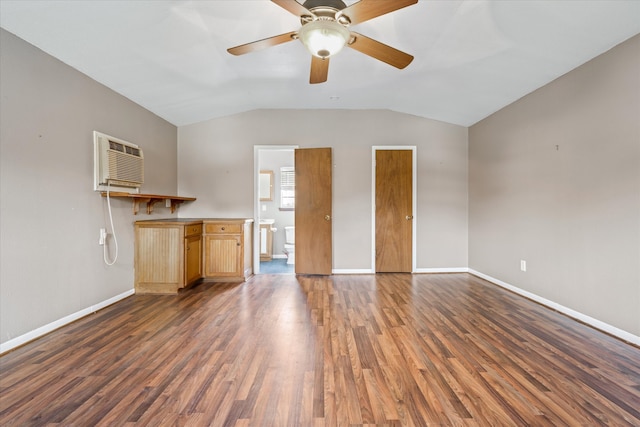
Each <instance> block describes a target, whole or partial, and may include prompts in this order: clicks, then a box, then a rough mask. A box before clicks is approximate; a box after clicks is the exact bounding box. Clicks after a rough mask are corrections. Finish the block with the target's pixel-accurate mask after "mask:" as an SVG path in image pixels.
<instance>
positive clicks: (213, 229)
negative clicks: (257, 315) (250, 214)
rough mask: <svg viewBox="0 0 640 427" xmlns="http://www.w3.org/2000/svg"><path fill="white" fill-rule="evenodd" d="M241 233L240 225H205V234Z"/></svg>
mask: <svg viewBox="0 0 640 427" xmlns="http://www.w3.org/2000/svg"><path fill="white" fill-rule="evenodd" d="M241 231H242V224H229V223H214V224H205V226H204V232H205V234H223V233H224V234H229V233H232V234H233V233H240V232H241Z"/></svg>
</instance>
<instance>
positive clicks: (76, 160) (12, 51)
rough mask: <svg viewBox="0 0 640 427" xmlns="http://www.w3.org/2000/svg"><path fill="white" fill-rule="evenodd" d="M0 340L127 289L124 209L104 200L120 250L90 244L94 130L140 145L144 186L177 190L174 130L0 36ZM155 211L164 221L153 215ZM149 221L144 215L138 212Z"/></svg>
mask: <svg viewBox="0 0 640 427" xmlns="http://www.w3.org/2000/svg"><path fill="white" fill-rule="evenodd" d="M0 76H1V78H0V95H1V97H2V102H1V103H0V105H1V106H0V235H1V239H0V242H1V243H0V245H1V247H0V263H1V267H0V340H1V342H2V343H6V342H8V341H10V340H15V339H16V338H17V337H18V336H22V335H24V334H26V333H27V332H30V331H33V330H35V329H37V328H41V327H44V326H45V325H48V324H50V323H52V322H55V321H58V320H60V319H62V318H65V317H67V316H70V315H72V314H74V313H76V312H78V311H81V310H84V309H86V308H89V307H91V306H93V305H94V304H98V303H101V302H103V301H105V300H108V299H110V298H113V297H115V296H117V295H120V294H122V293H125V292H127V291H129V290H131V289H133V227H132V222H133V221H134V220H135V219H137V218H138V217H134V216H133V215H132V209H131V203H130V202H125V201H123V200H115V199H114V200H113V203H112V208H113V216H114V223H115V227H116V231H117V237H118V243H119V250H120V254H119V257H118V261H117V263H116V264H115V265H114V266H112V267H107V266H106V265H105V264H104V262H103V260H102V258H103V254H102V246H99V245H98V237H99V229H100V228H101V227H105V224H106V220H107V215H106V209H105V206H106V204H105V200H104V199H103V198H102V197H101V196H100V195H99V194H98V193H95V192H94V191H93V140H92V132H93V130H98V131H101V132H104V133H107V134H109V135H112V136H115V137H119V138H122V139H125V140H128V141H131V142H133V143H137V144H138V145H140V146H141V147H142V148H143V149H144V155H145V184H144V186H143V190H145V191H146V192H154V193H167V194H174V193H175V192H176V191H177V183H176V182H177V177H176V173H177V172H176V170H177V160H176V155H175V153H176V139H177V130H176V128H175V126H173V125H171V124H169V123H167V122H166V121H164V120H161V119H160V118H158V117H157V116H155V115H153V114H151V113H150V112H148V111H147V110H145V109H143V108H142V107H140V106H138V105H136V104H134V103H132V102H131V101H129V100H127V99H126V98H123V97H122V96H120V95H117V94H116V93H114V92H113V91H111V90H109V89H107V88H106V87H104V86H102V85H100V84H98V83H96V82H95V81H93V80H91V79H89V78H88V77H86V76H84V75H83V74H81V73H79V72H77V71H75V70H73V69H72V68H70V67H68V66H66V65H65V64H63V63H61V62H60V61H58V60H56V59H54V58H52V57H50V56H48V55H46V54H44V53H43V52H42V51H40V50H38V49H37V48H35V47H33V46H31V45H29V44H27V43H25V42H24V41H22V40H20V39H18V38H16V37H14V36H13V35H12V34H10V33H8V32H6V31H5V30H0ZM158 210H159V211H160V212H159V214H158V215H162V216H170V215H168V210H167V209H162V208H159V209H158ZM143 217H144V218H148V216H147V215H143Z"/></svg>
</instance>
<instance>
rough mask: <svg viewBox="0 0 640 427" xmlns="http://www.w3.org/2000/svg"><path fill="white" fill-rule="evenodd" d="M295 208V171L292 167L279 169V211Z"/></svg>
mask: <svg viewBox="0 0 640 427" xmlns="http://www.w3.org/2000/svg"><path fill="white" fill-rule="evenodd" d="M295 206H296V171H295V169H294V168H292V167H282V168H280V209H293V208H295Z"/></svg>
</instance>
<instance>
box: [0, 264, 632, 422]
mask: <svg viewBox="0 0 640 427" xmlns="http://www.w3.org/2000/svg"><path fill="white" fill-rule="evenodd" d="M0 373H1V378H0V393H1V394H0V425H3V426H5V425H11V426H14V425H15V426H29V425H65V426H96V425H107V426H121V425H131V426H134V425H135V426H138V425H141V426H142V425H150V426H164V425H184V426H188V425H189V426H209V425H211V426H253V425H256V426H258V425H259V426H262V425H265V426H365V425H377V426H384V425H388V426H404V425H406V426H466V425H469V426H515V425H518V426H519V425H535V426H545V425H553V426H555V425H569V426H577V425H582V426H594V425H611V426H634V425H635V426H638V425H640V349H638V348H636V347H633V346H631V345H628V344H625V343H623V342H621V341H619V340H617V339H615V338H613V337H610V336H608V335H606V334H603V333H600V332H598V331H596V330H594V329H591V328H590V327H588V326H585V325H582V324H580V323H578V322H575V321H573V320H571V319H569V318H567V317H565V316H563V315H561V314H559V313H556V312H553V311H551V310H548V309H546V308H545V307H542V306H540V305H537V304H536V303H533V302H531V301H528V300H526V299H524V298H521V297H519V296H517V295H514V294H512V293H509V292H507V291H504V290H503V289H501V288H499V287H496V286H494V285H491V284H489V283H487V282H485V281H483V280H481V279H479V278H476V277H474V276H471V275H468V274H443V275H435V274H434V275H432V274H425V275H413V276H412V275H408V274H406V275H403V274H382V275H375V276H374V275H361V276H355V275H354V276H351V275H349V276H331V277H303V276H300V277H296V276H293V275H291V276H287V275H259V276H255V277H253V278H251V279H250V280H249V281H247V282H245V283H241V284H229V283H217V284H208V283H203V284H201V285H199V286H197V287H195V288H193V289H190V290H187V291H185V292H183V293H181V294H179V295H177V296H149V295H136V296H132V297H130V298H127V299H125V300H123V301H121V302H119V303H117V304H114V305H112V306H110V307H108V308H106V309H104V310H102V311H100V312H98V313H96V314H94V315H91V316H88V317H86V318H83V319H81V320H79V321H77V322H75V323H73V324H71V325H68V326H66V327H64V328H62V329H59V330H57V331H55V332H53V333H51V334H49V335H47V336H45V337H43V338H41V339H39V340H37V341H35V342H33V343H30V344H28V345H26V346H23V347H21V348H19V349H16V350H15V351H12V352H10V353H8V354H6V355H4V356H2V357H1V358H0Z"/></svg>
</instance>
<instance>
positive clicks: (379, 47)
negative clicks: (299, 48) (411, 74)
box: [227, 0, 418, 83]
mask: <svg viewBox="0 0 640 427" xmlns="http://www.w3.org/2000/svg"><path fill="white" fill-rule="evenodd" d="M271 1H272V2H274V3H275V4H277V5H278V6H280V7H282V8H283V9H285V10H287V11H289V12H291V13H292V14H294V15H296V16H299V17H300V22H301V23H302V26H301V27H300V29H299V30H297V31H291V32H288V33H285V34H280V35H277V36H273V37H269V38H266V39H262V40H258V41H255V42H251V43H247V44H243V45H240V46H236V47H232V48H229V49H227V51H228V52H229V53H231V54H233V55H244V54H245V53H249V52H255V51H258V50H261V49H265V48H268V47H271V46H276V45H279V44H282V43H286V42H289V41H293V40H298V39H299V40H300V41H301V42H302V43H303V44H304V45H305V46H306V48H307V49H308V50H309V52H310V53H311V55H312V56H311V76H310V77H309V83H323V82H326V81H327V75H328V73H329V58H330V57H332V56H333V55H335V54H336V53H338V52H339V51H340V50H342V48H343V47H344V46H348V47H350V48H352V49H355V50H357V51H358V52H361V53H364V54H365V55H368V56H371V57H372V58H375V59H377V60H380V61H383V62H386V63H387V64H389V65H392V66H394V67H396V68H400V69H402V68H405V67H406V66H407V65H409V63H411V61H412V60H413V56H411V55H409V54H407V53H404V52H402V51H399V50H397V49H394V48H392V47H391V46H387V45H386V44H383V43H380V42H379V41H376V40H373V39H370V38H368V37H365V36H363V35H362V34H359V33H356V32H355V31H351V30H349V26H350V25H355V24H360V23H362V22H365V21H368V20H370V19H373V18H376V17H378V16H381V15H384V14H387V13H390V12H393V11H396V10H398V9H402V8H403V7H406V6H410V5H412V4H416V3H417V2H418V0H360V1H359V2H357V3H354V4H352V5H351V6H348V7H347V5H346V4H345V3H344V2H343V1H342V0H306V1H305V2H304V4H300V3H298V2H297V1H296V0H271Z"/></svg>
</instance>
